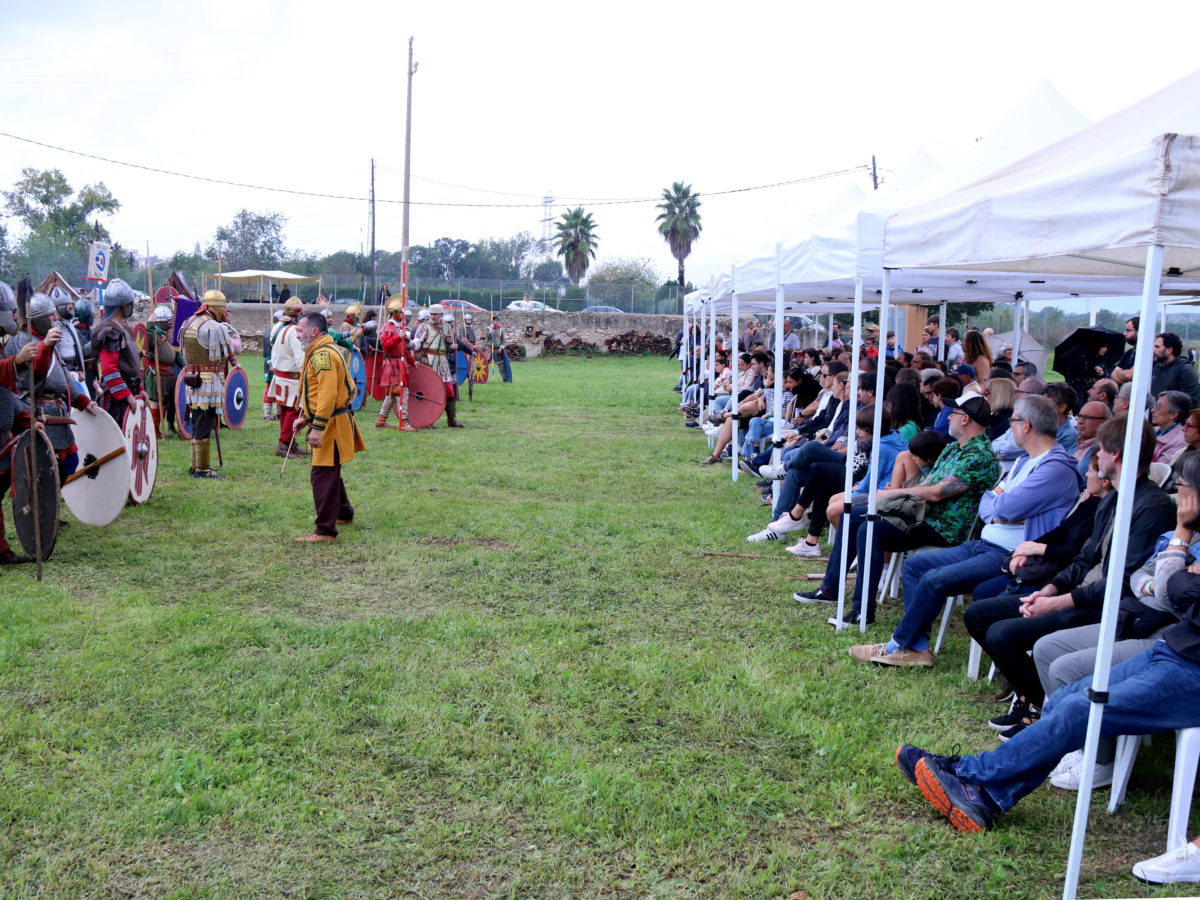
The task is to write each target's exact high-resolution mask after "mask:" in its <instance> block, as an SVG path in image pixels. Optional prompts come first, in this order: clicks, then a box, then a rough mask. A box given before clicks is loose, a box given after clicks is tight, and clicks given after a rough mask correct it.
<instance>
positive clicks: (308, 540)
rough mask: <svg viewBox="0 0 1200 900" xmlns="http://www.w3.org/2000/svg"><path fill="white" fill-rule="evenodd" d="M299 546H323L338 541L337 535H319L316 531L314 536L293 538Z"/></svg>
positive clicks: (307, 535)
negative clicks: (325, 543) (327, 542)
mask: <svg viewBox="0 0 1200 900" xmlns="http://www.w3.org/2000/svg"><path fill="white" fill-rule="evenodd" d="M292 540H293V541H295V542H296V543H297V544H322V543H324V542H325V541H336V540H337V535H333V534H317V533H316V532H315V531H314V532H313V533H312V534H306V535H305V536H304V537H298V538H292Z"/></svg>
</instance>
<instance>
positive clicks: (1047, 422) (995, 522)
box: [850, 397, 1079, 666]
mask: <svg viewBox="0 0 1200 900" xmlns="http://www.w3.org/2000/svg"><path fill="white" fill-rule="evenodd" d="M1011 422H1012V428H1011V431H1012V433H1013V435H1014V437H1015V438H1016V442H1017V446H1018V447H1020V448H1021V450H1022V456H1021V458H1020V459H1018V460H1017V462H1016V464H1015V465H1014V466H1013V467H1012V471H1010V472H1009V473H1008V475H1007V477H1005V478H1004V479H1003V480H1002V481H1001V482H1000V483H999V484H998V485H996V486H995V487H994V488H993V489H992V490H990V491H988V492H987V493H985V494H984V495H983V497H982V498H981V500H980V503H979V518H980V519H982V520H983V522H984V527H983V531H982V533H981V534H980V539H979V540H977V541H967V542H966V543H964V544H959V545H958V546H957V547H948V548H946V549H945V550H933V551H929V552H926V553H917V554H912V555H910V556H909V557H908V559H907V560H905V562H904V568H903V570H902V571H903V584H904V615H903V617H901V619H900V624H899V625H897V626H896V630H895V631H894V632H892V638H891V640H889V641H888V642H887V643H886V644H876V645H874V646H872V645H869V644H863V645H861V646H859V647H852V648H851V649H850V655H851V656H853V657H854V658H855V659H858V660H861V661H863V662H873V663H876V664H878V665H887V666H930V665H933V653H932V652H931V651H930V649H929V633H930V628H931V626H932V625H933V620H934V619H936V618H937V614H938V612H939V611H940V610H941V609H942V607H943V606H944V605H945V602H946V598H947V597H948V596H953V595H954V594H958V593H962V592H963V591H971V590H973V589H974V588H975V587H976V586H978V585H980V584H982V583H983V582H985V581H989V580H991V579H993V578H995V577H996V575H997V574H998V573H999V572H1000V567H1001V565H1002V564H1003V562H1004V556H1005V554H1008V553H1012V552H1013V550H1015V549H1016V548H1017V545H1018V544H1020V543H1021V541H1023V540H1033V539H1034V538H1037V537H1040V536H1041V535H1043V534H1045V533H1046V532H1048V531H1051V530H1053V529H1054V528H1057V527H1058V525H1059V523H1060V522H1062V520H1063V519H1064V518H1065V517H1066V515H1067V513H1068V512H1069V511H1070V509H1071V507H1072V506H1074V505H1075V501H1076V499H1078V497H1079V481H1078V479H1077V478H1076V475H1075V460H1074V459H1072V458H1071V456H1070V454H1068V453H1067V452H1066V451H1065V450H1064V449H1063V448H1062V445H1061V444H1059V443H1058V442H1057V441H1056V440H1055V435H1056V434H1057V432H1058V414H1057V411H1056V410H1055V408H1054V404H1053V403H1052V402H1051V401H1050V400H1049V399H1047V398H1045V397H1024V398H1022V399H1020V400H1018V401H1017V403H1016V406H1015V407H1014V408H1013V414H1012V419H1011ZM868 651H869V652H868Z"/></svg>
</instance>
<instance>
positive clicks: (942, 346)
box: [875, 276, 946, 429]
mask: <svg viewBox="0 0 1200 900" xmlns="http://www.w3.org/2000/svg"><path fill="white" fill-rule="evenodd" d="M885 277H886V276H885ZM879 315H880V316H882V315H883V310H880V311H879ZM937 358H938V362H945V361H946V301H945V300H943V301H942V308H941V310H940V311H939V312H938V355H937ZM875 399H876V400H882V399H883V398H882V397H876V398H875ZM875 427H876V429H878V427H879V426H878V425H877V426H875Z"/></svg>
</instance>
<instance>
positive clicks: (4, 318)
mask: <svg viewBox="0 0 1200 900" xmlns="http://www.w3.org/2000/svg"><path fill="white" fill-rule="evenodd" d="M0 332H3V333H4V334H16V333H17V295H16V294H14V293H13V289H12V288H10V287H9V286H8V285H7V284H6V283H5V282H3V281H0Z"/></svg>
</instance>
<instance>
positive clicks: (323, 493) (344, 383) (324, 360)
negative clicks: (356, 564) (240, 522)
mask: <svg viewBox="0 0 1200 900" xmlns="http://www.w3.org/2000/svg"><path fill="white" fill-rule="evenodd" d="M296 329H297V331H298V332H299V337H300V343H301V344H302V345H303V346H304V365H303V367H302V368H301V371H300V418H299V419H297V420H296V424H295V431H296V432H298V431H299V430H300V429H301V428H304V427H305V426H308V437H307V440H308V446H309V447H311V448H312V470H311V471H310V473H309V481H311V482H312V492H313V505H314V506H315V507H316V509H317V523H316V528H315V529H314V530H313V533H312V534H309V535H305V536H304V537H298V538H296V539H295V540H296V541H297V543H304V544H316V543H319V542H321V541H332V540H335V539H336V538H337V533H338V531H337V526H338V525H347V524H349V523H350V522H351V521H352V520H353V519H354V507H353V506H351V505H350V498H349V497H347V496H346V485H345V483H344V482H343V481H342V463H345V462H349V461H350V460H352V459H354V454H355V453H356V452H357V451H359V450H366V449H367V445H366V444H365V443H363V439H362V435H361V434H359V431H358V425H357V424H356V423H355V421H354V413H353V412H352V411H351V409H350V403H351V401H353V400H354V382H353V381H351V379H350V373H349V372H348V371H347V370H346V364H345V363H344V362H343V361H342V356H341V354H340V353H338V352H337V345H336V344H334V342H333V338H331V337H330V336H329V325H328V323H327V322H326V321H325V317H324V316H323V315H321V314H320V313H315V312H312V313H305V314H304V315H303V316H302V317H301V318H300V321H299V323H297V325H296Z"/></svg>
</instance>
